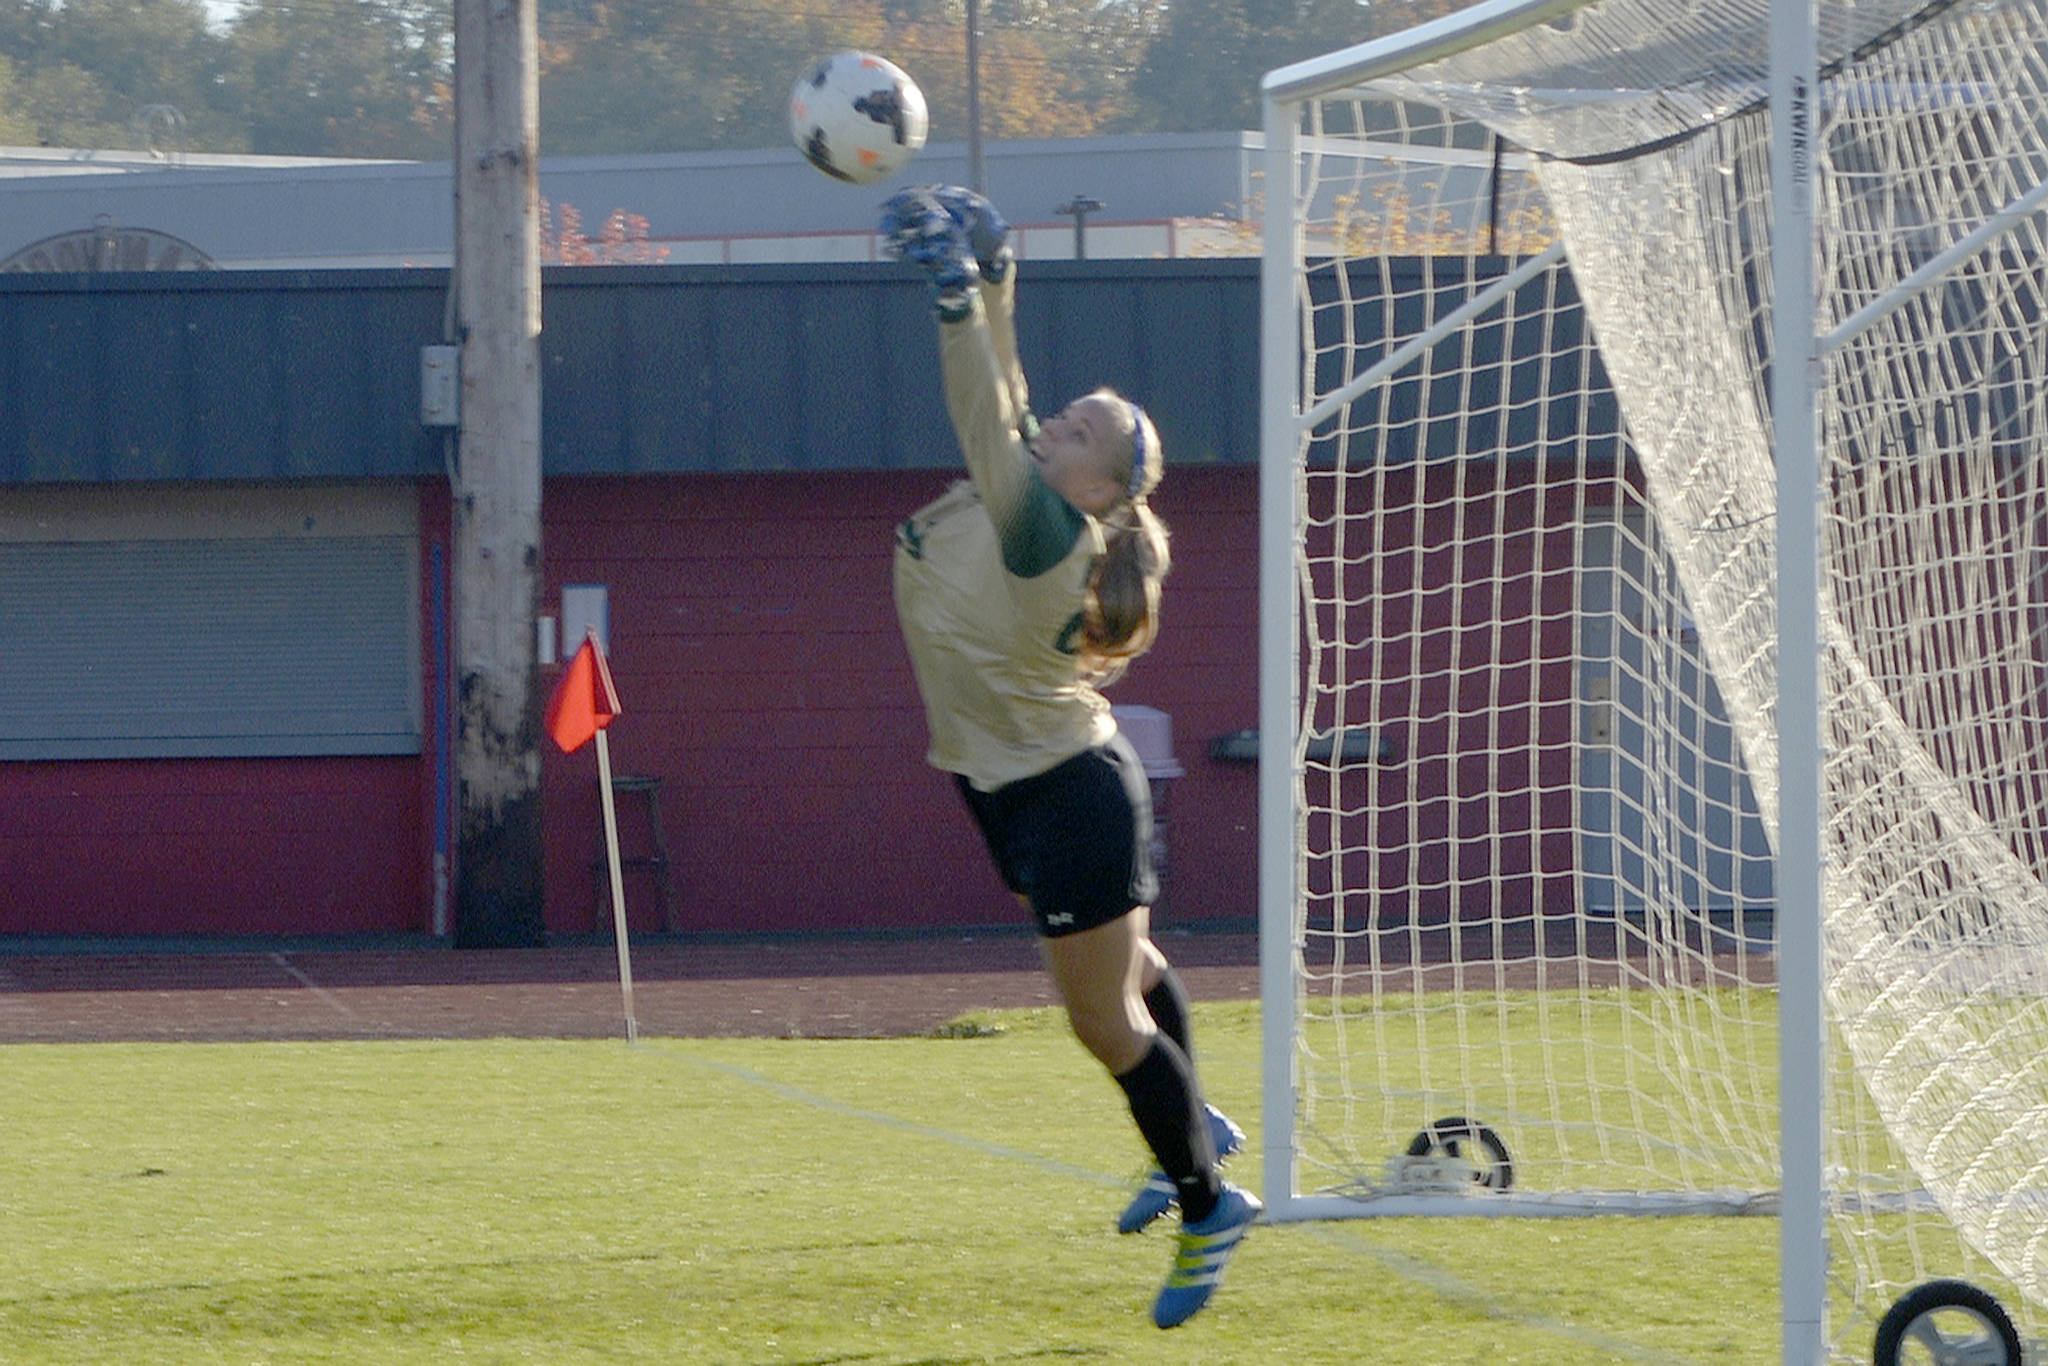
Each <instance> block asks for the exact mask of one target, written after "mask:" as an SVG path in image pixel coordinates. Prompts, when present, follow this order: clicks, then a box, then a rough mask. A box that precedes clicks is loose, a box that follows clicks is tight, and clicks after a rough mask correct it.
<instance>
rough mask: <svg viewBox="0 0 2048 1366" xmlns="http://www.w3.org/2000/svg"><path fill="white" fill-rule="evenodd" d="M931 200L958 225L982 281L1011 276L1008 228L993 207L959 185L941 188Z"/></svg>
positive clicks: (934, 193)
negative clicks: (978, 268)
mask: <svg viewBox="0 0 2048 1366" xmlns="http://www.w3.org/2000/svg"><path fill="white" fill-rule="evenodd" d="M932 197H933V198H934V199H937V200H938V201H939V203H940V204H942V205H943V206H945V210H946V212H947V214H948V215H950V216H951V217H952V219H953V221H954V222H955V223H958V224H959V225H960V231H961V232H962V233H963V234H965V236H966V238H967V245H968V246H969V247H970V248H971V249H972V250H973V252H974V261H975V264H976V265H977V266H979V267H980V269H981V278H982V279H984V280H987V281H988V282H989V283H990V284H1001V283H1002V281H1003V280H1004V279H1005V278H1006V277H1007V276H1008V275H1009V273H1010V264H1011V262H1012V261H1014V260H1015V259H1016V253H1015V252H1014V251H1012V250H1011V249H1010V225H1009V224H1008V223H1006V222H1004V221H1003V215H1002V214H1001V213H999V212H998V211H997V209H996V206H995V205H993V204H991V203H989V202H988V200H987V198H986V197H984V196H982V195H978V194H976V193H975V192H974V191H972V190H969V189H965V188H963V187H961V186H959V185H941V186H939V187H938V188H937V189H935V190H933V191H932Z"/></svg>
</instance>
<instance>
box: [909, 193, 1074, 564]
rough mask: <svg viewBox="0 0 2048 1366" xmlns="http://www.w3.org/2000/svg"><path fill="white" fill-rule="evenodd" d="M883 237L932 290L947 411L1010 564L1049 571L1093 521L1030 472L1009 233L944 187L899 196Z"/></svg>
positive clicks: (992, 215) (982, 206)
mask: <svg viewBox="0 0 2048 1366" xmlns="http://www.w3.org/2000/svg"><path fill="white" fill-rule="evenodd" d="M882 231H883V234H884V237H885V239H886V245H887V248H888V250H889V251H890V253H891V254H892V255H895V256H898V257H900V258H901V259H903V260H904V261H906V262H908V263H910V264H912V265H915V266H917V267H918V268H919V269H921V270H923V271H924V272H925V274H926V277H927V278H928V280H929V281H930V283H931V289H932V303H933V308H934V311H935V312H936V313H937V314H938V318H939V363H940V372H941V376H942V379H943V383H944V387H945V395H946V410H947V413H948V414H949V415H950V416H951V418H952V420H953V431H954V434H955V435H956V436H957V437H958V438H959V442H960V450H961V454H962V455H963V456H964V457H965V458H966V461H967V472H968V474H969V475H970V476H971V477H972V479H973V480H974V485H975V488H976V489H977V490H978V491H979V492H980V494H981V497H982V501H983V503H984V504H986V505H987V507H988V511H989V517H990V519H991V520H992V521H994V523H995V526H996V531H997V534H998V537H999V539H1000V541H1001V544H1002V553H1003V565H1004V567H1005V568H1006V569H1008V570H1009V571H1010V572H1011V573H1012V574H1015V575H1018V576H1019V577H1023V578H1030V577H1033V576H1035V575H1037V574H1040V573H1043V572H1044V571H1045V570H1047V569H1049V568H1051V567H1052V566H1053V565H1054V564H1057V563H1058V562H1059V561H1060V560H1061V559H1062V558H1064V557H1065V555H1066V554H1067V552H1068V551H1069V550H1071V549H1072V547H1073V544H1074V541H1075V539H1076V538H1077V537H1078V536H1080V534H1081V532H1082V530H1083V528H1084V527H1085V525H1086V518H1084V517H1083V516H1082V515H1081V514H1080V513H1078V512H1076V511H1075V510H1074V509H1073V508H1071V507H1069V506H1068V505H1067V504H1066V502H1065V501H1063V500H1062V499H1061V498H1060V496H1059V495H1058V494H1056V493H1054V492H1053V491H1052V490H1051V489H1050V488H1048V487H1046V485H1045V483H1044V481H1043V480H1041V479H1040V478H1039V477H1038V474H1037V471H1036V470H1035V469H1034V467H1033V465H1032V461H1031V452H1030V441H1031V438H1032V435H1033V434H1034V432H1035V430H1036V424H1035V422H1034V421H1033V420H1032V418H1031V414H1030V410H1029V408H1028V407H1027V403H1028V390H1027V387H1026V384H1025V380H1024V370H1023V366H1022V365H1021V364H1020V363H1019V362H1018V359H1017V332H1016V323H1015V321H1014V313H1013V311H1012V302H1013V297H1014V291H1015V288H1016V280H1015V273H1014V271H1013V269H1012V263H1011V257H1010V249H1009V242H1008V236H1009V229H1008V227H1007V225H1005V224H1004V223H1003V221H1002V218H1001V217H1000V215H998V214H997V213H996V212H995V209H994V206H993V205H990V204H989V203H988V201H987V200H985V199H983V198H981V196H979V195H976V194H973V193H972V192H971V191H967V190H961V189H957V188H955V187H940V188H937V189H919V190H906V191H903V192H901V193H899V194H897V195H896V196H894V197H892V198H891V199H890V200H889V202H888V203H887V204H886V205H884V207H883V216H882Z"/></svg>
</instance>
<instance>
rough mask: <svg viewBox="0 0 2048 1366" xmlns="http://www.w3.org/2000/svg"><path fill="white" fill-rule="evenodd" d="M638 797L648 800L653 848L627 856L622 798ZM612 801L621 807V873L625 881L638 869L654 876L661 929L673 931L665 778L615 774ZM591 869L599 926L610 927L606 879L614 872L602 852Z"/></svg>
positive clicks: (674, 922) (608, 891)
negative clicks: (664, 812)
mask: <svg viewBox="0 0 2048 1366" xmlns="http://www.w3.org/2000/svg"><path fill="white" fill-rule="evenodd" d="M636 796H637V797H645V798H646V799H647V837H648V843H649V848H648V850H647V852H645V853H641V854H627V853H626V852H625V843H626V837H625V825H626V816H625V810H624V806H623V804H622V803H619V799H620V798H623V797H636ZM612 798H613V801H614V803H615V804H616V805H617V815H618V820H619V829H620V834H619V874H620V876H621V877H622V878H623V877H624V876H625V874H627V873H629V872H633V871H635V870H637V869H646V870H647V871H648V872H650V873H653V874H654V884H655V886H656V887H658V888H659V889H660V891H661V927H662V928H663V929H664V930H673V929H675V927H676V907H675V889H674V886H673V884H672V882H671V880H670V877H669V867H668V841H667V840H666V839H664V838H663V836H662V833H661V779H659V778H638V777H628V776H626V775H625V774H622V773H615V774H613V775H612ZM591 868H592V870H593V871H594V873H595V874H596V882H597V923H598V925H600V926H605V925H609V924H611V915H612V911H611V896H610V888H609V886H608V885H607V882H606V879H607V878H608V877H609V876H610V869H608V868H607V867H606V866H605V855H604V851H603V850H602V849H600V850H599V851H598V855H597V858H596V859H595V860H594V861H593V862H592V864H591Z"/></svg>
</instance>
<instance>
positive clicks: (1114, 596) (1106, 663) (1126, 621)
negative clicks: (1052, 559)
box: [1081, 498, 1173, 683]
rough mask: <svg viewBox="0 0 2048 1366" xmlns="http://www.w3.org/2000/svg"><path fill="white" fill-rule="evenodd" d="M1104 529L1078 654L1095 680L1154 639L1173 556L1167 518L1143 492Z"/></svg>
mask: <svg viewBox="0 0 2048 1366" xmlns="http://www.w3.org/2000/svg"><path fill="white" fill-rule="evenodd" d="M1104 529H1105V531H1106V532H1107V533H1108V544H1107V546H1106V547H1105V548H1104V550H1103V554H1102V558H1101V559H1099V560H1097V561H1096V562H1095V572H1094V573H1093V574H1092V575H1091V576H1090V578H1089V581H1088V590H1089V591H1088V602H1087V606H1086V609H1085V614H1084V616H1083V618H1082V631H1081V654H1082V658H1083V659H1084V660H1085V661H1086V662H1087V664H1088V665H1089V667H1090V671H1091V672H1092V674H1093V675H1094V676H1095V678H1096V681H1098V682H1101V683H1108V682H1110V681H1112V680H1114V679H1115V678H1117V677H1118V676H1119V675H1121V674H1122V673H1123V671H1124V669H1125V668H1126V667H1128V666H1129V664H1130V662H1131V661H1132V660H1134V659H1136V658H1137V657H1138V656H1139V655H1142V654H1144V653H1145V651H1147V650H1149V649H1151V648H1152V642H1153V641H1154V640H1156V639H1158V636H1159V604H1160V599H1161V597H1162V596H1163V585H1164V581H1165V579H1166V574H1167V571H1168V570H1169V569H1171V568H1172V567H1173V557H1172V554H1171V552H1170V551H1169V549H1168V546H1167V530H1166V523H1165V522H1163V521H1162V520H1160V517H1159V514H1158V513H1156V512H1154V511H1153V510H1152V509H1151V508H1150V507H1148V506H1147V505H1146V503H1145V500H1144V499H1143V498H1140V499H1139V500H1138V501H1137V502H1135V503H1133V504H1131V505H1130V507H1129V508H1128V509H1126V512H1125V515H1124V516H1123V517H1121V518H1119V519H1118V520H1117V521H1116V522H1115V523H1113V524H1110V525H1109V526H1107V527H1105V528H1104Z"/></svg>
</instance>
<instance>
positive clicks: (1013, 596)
mask: <svg viewBox="0 0 2048 1366" xmlns="http://www.w3.org/2000/svg"><path fill="white" fill-rule="evenodd" d="M1015 281H1016V275H1015V273H1014V272H1012V274H1011V276H1010V278H1009V279H1008V280H1006V281H1004V282H1003V283H1002V284H999V285H984V286H983V287H982V289H981V291H980V298H979V299H978V300H977V301H976V302H975V304H974V307H973V308H972V310H971V311H970V312H969V313H968V315H967V317H965V318H963V319H962V320H961V321H959V322H954V323H941V324H940V325H939V356H940V368H941V372H942V375H943V380H944V384H945V391H946V407H947V410H948V412H949V413H950V414H951V415H952V419H953V429H954V432H955V433H956V434H957V435H958V437H959V440H960V449H961V453H962V454H963V455H964V456H965V457H966V460H967V472H968V475H969V476H970V478H969V479H967V480H963V481H961V482H959V483H956V484H954V485H953V487H952V488H950V489H949V490H947V491H946V493H944V494H943V495H941V496H940V497H939V498H937V499H935V500H933V501H932V502H930V503H928V504H926V505H925V506H924V507H922V508H920V509H918V510H917V512H915V513H913V514H912V515H911V516H910V517H908V518H906V519H904V521H903V523H902V524H901V525H900V526H898V527H897V530H896V569H895V578H896V615H897V620H898V621H899V622H900V624H901V626H902V628H903V640H904V643H905V645H906V646H907V647H908V648H909V651H910V664H911V669H912V671H913V672H914V673H915V674H916V676H917V687H918V692H919V693H920V694H921V695H922V696H923V698H924V706H925V719H926V721H927V723H928V724H929V726H930V728H931V747H930V749H929V750H928V751H927V754H926V757H927V758H928V759H929V760H930V761H931V763H932V765H933V766H934V767H936V768H939V769H943V770H945V771H946V772H949V773H958V774H962V775H964V776H965V777H966V778H967V780H968V781H969V782H970V783H972V784H973V785H974V786H975V787H977V788H979V789H981V790H982V791H984V792H992V791H994V790H995V789H997V788H999V787H1002V786H1003V785H1005V784H1007V783H1011V782H1015V781H1016V780H1017V779H1019V778H1028V777H1031V776H1032V775H1034V774H1038V773H1043V772H1044V771H1045V770H1047V769H1049V768H1051V767H1052V766H1053V765H1055V764H1057V763H1060V762H1061V761H1063V760H1065V759H1069V758H1071V757H1073V756H1074V755H1076V754H1079V753H1080V752H1081V751H1082V750H1084V749H1089V748H1092V747H1093V746H1095V745H1099V744H1103V743H1105V742H1106V741H1108V739H1109V738H1110V737H1111V736H1112V735H1114V734H1115V733H1116V723H1115V722H1114V721H1113V720H1112V719H1111V718H1110V714H1109V703H1108V701H1107V700H1106V699H1105V698H1104V697H1103V696H1102V694H1101V693H1100V692H1099V691H1097V690H1096V689H1095V688H1094V687H1092V686H1091V685H1090V684H1088V683H1087V682H1086V681H1084V680H1083V678H1082V676H1081V666H1080V655H1079V643H1080V638H1081V612H1082V604H1083V602H1084V601H1085V599H1086V594H1087V584H1088V574H1089V571H1090V569H1091V568H1092V567H1093V565H1094V562H1095V560H1096V558H1097V557H1098V556H1100V555H1101V554H1102V548H1103V540H1102V528H1101V526H1100V525H1099V524H1098V523H1097V522H1096V521H1095V520H1094V519H1093V518H1091V517H1089V516H1087V515H1086V514H1085V513H1083V512H1081V511H1079V510H1078V509H1076V508H1075V507H1073V505H1071V504H1070V503H1068V502H1067V501H1066V500H1065V499H1063V498H1061V497H1060V496H1059V495H1058V494H1056V493H1054V492H1053V491H1052V490H1051V489H1050V488H1048V487H1047V486H1046V484H1045V483H1044V481H1043V480H1041V479H1040V478H1039V476H1038V470H1037V468H1036V467H1035V466H1034V465H1033V464H1032V462H1031V458H1030V453H1029V448H1028V445H1027V442H1028V441H1029V436H1030V433H1032V432H1034V431H1035V430H1036V422H1035V420H1034V419H1033V418H1032V417H1031V414H1030V408H1029V403H1028V398H1029V395H1028V393H1027V391H1026V388H1025V383H1024V371H1023V368H1022V367H1021V366H1020V365H1019V364H1018V362H1017V341H1016V327H1015V323H1014V321H1013V317H1012V314H1011V302H1012V297H1013V291H1014V288H1015Z"/></svg>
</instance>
